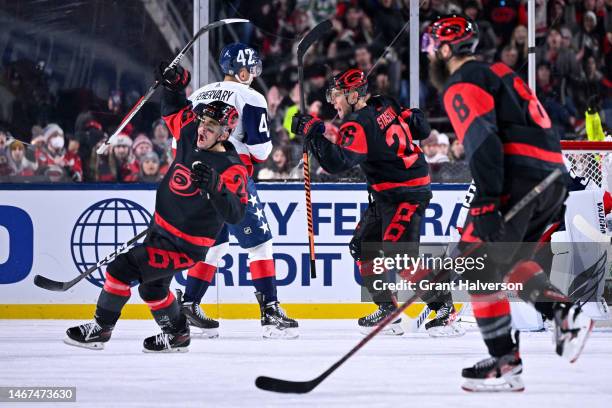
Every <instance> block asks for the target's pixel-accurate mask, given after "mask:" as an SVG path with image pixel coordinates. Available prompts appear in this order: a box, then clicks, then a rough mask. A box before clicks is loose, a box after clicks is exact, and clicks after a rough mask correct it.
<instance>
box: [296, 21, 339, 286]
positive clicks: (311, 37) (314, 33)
mask: <svg viewBox="0 0 612 408" xmlns="http://www.w3.org/2000/svg"><path fill="white" fill-rule="evenodd" d="M331 28H332V23H331V21H329V20H325V21H322V22H320V23H319V24H317V25H316V26H315V27H314V28H313V29H312V30H310V31H309V32H308V33H307V34H306V35H305V36H304V38H302V40H301V41H300V43H299V44H298V46H297V63H298V83H299V86H300V112H302V114H304V113H306V95H304V54H306V51H308V48H310V46H311V45H312V44H314V43H315V42H316V41H318V40H319V39H321V38H322V37H323V36H324V35H325V34H327V33H328V32H329V31H330V30H331ZM302 161H303V162H304V170H303V172H304V190H305V191H306V221H307V223H308V246H309V250H310V277H311V278H316V277H317V271H316V269H315V248H314V224H313V222H312V199H311V196H310V191H311V187H310V161H309V159H308V148H307V147H306V143H304V152H303V153H302Z"/></svg>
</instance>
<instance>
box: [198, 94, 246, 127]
mask: <svg viewBox="0 0 612 408" xmlns="http://www.w3.org/2000/svg"><path fill="white" fill-rule="evenodd" d="M193 113H194V114H195V115H196V118H197V119H198V120H199V121H204V118H205V117H207V118H210V119H212V120H214V121H215V122H217V123H218V124H219V125H220V126H222V127H224V128H229V129H230V130H233V129H234V128H235V127H236V125H237V124H238V110H236V108H235V107H233V106H232V105H229V104H227V103H225V102H223V101H212V102H210V103H201V104H198V105H197V106H196V107H195V108H193Z"/></svg>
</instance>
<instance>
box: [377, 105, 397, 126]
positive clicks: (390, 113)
mask: <svg viewBox="0 0 612 408" xmlns="http://www.w3.org/2000/svg"><path fill="white" fill-rule="evenodd" d="M396 117H397V113H395V110H394V109H393V107H391V106H389V107H388V108H387V109H385V111H384V112H383V113H381V114H380V115H378V116H377V117H376V122H378V126H379V127H380V129H381V130H384V129H385V128H386V127H387V126H389V124H390V123H391V122H393V121H394V120H395V118H396Z"/></svg>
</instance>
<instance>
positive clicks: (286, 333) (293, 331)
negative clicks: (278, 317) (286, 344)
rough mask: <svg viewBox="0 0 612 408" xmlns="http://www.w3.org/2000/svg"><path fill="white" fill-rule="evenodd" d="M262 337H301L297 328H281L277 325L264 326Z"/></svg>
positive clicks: (289, 338) (288, 338)
mask: <svg viewBox="0 0 612 408" xmlns="http://www.w3.org/2000/svg"><path fill="white" fill-rule="evenodd" d="M262 330H263V332H262V337H263V338H264V339H285V340H293V339H297V338H298V337H299V335H300V334H299V332H298V330H297V328H287V329H279V328H277V327H276V326H271V325H269V326H263V328H262Z"/></svg>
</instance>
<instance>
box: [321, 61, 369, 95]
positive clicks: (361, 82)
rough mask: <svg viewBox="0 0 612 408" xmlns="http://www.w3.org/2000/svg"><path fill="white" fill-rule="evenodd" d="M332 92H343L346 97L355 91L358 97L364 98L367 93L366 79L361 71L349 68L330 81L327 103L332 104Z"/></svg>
mask: <svg viewBox="0 0 612 408" xmlns="http://www.w3.org/2000/svg"><path fill="white" fill-rule="evenodd" d="M334 90H339V91H343V92H344V94H345V95H347V94H348V93H349V92H351V91H357V92H358V93H359V96H360V97H363V96H366V95H367V93H368V79H367V77H366V75H365V74H364V73H363V71H362V70H360V69H357V68H349V69H347V70H346V71H344V72H341V73H339V74H337V75H334V77H333V78H332V79H331V81H330V84H329V86H328V88H327V92H326V95H325V96H326V98H327V102H329V103H331V102H332V98H331V96H332V92H333V91H334Z"/></svg>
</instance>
